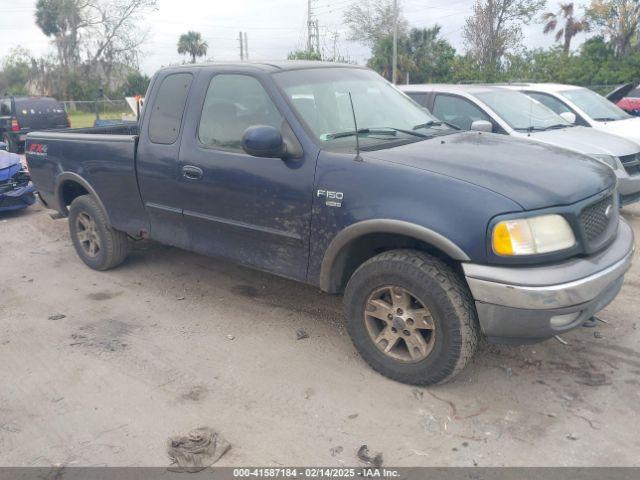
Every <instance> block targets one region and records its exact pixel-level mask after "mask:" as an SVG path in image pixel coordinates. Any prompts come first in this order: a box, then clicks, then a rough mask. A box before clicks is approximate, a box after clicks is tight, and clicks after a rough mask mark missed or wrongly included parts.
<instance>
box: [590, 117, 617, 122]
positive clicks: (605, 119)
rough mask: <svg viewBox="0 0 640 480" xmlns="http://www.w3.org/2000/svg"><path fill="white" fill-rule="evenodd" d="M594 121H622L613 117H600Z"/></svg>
mask: <svg viewBox="0 0 640 480" xmlns="http://www.w3.org/2000/svg"><path fill="white" fill-rule="evenodd" d="M594 120H595V121H596V122H615V121H616V120H620V119H619V118H613V117H598V118H594Z"/></svg>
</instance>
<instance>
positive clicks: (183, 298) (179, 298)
mask: <svg viewBox="0 0 640 480" xmlns="http://www.w3.org/2000/svg"><path fill="white" fill-rule="evenodd" d="M186 298H187V297H178V298H176V300H178V301H180V300H186Z"/></svg>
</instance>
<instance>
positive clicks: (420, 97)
mask: <svg viewBox="0 0 640 480" xmlns="http://www.w3.org/2000/svg"><path fill="white" fill-rule="evenodd" d="M405 93H406V94H407V95H408V96H409V98H411V99H412V100H413V101H414V102H416V103H418V104H420V105H422V106H423V107H426V106H427V105H428V103H427V100H428V98H427V97H428V94H426V93H423V92H405Z"/></svg>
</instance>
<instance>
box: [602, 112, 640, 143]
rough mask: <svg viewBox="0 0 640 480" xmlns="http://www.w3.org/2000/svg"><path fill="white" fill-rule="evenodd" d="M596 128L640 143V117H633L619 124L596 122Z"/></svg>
mask: <svg viewBox="0 0 640 480" xmlns="http://www.w3.org/2000/svg"><path fill="white" fill-rule="evenodd" d="M593 126H594V128H596V129H597V130H602V131H603V132H607V133H612V134H614V135H618V136H620V137H623V138H626V139H627V140H631V141H633V142H636V143H640V117H631V118H627V119H624V120H618V121H617V122H594V125H593Z"/></svg>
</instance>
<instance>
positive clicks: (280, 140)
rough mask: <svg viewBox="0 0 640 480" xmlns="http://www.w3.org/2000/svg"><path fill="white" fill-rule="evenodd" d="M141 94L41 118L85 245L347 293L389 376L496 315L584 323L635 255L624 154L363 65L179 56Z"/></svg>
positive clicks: (78, 238) (443, 366)
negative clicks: (465, 124) (507, 120)
mask: <svg viewBox="0 0 640 480" xmlns="http://www.w3.org/2000/svg"><path fill="white" fill-rule="evenodd" d="M146 98H147V103H146V105H145V109H144V111H143V113H142V116H141V119H140V122H139V124H138V125H122V126H112V127H104V128H93V129H84V130H82V129H77V130H68V131H64V132H42V133H30V134H29V135H28V138H27V160H28V164H29V168H30V171H31V175H32V178H33V181H34V182H35V185H36V187H37V188H38V191H39V194H40V197H41V199H42V201H43V202H44V203H45V204H46V205H48V206H49V207H51V208H53V209H56V210H57V211H58V212H60V214H61V215H63V216H68V218H69V229H70V234H71V239H72V241H73V243H74V245H75V248H76V250H77V252H78V255H79V256H80V258H81V259H82V260H83V261H84V262H85V263H86V264H87V265H88V266H90V267H91V268H94V269H97V270H106V269H109V268H113V267H115V266H117V265H118V264H120V263H121V262H122V261H123V260H124V259H125V257H126V255H127V241H128V236H131V237H137V238H139V237H149V238H151V239H153V240H156V241H159V242H162V243H166V244H170V245H174V246H177V247H180V248H184V249H188V250H192V251H195V252H199V253H202V254H206V255H215V256H219V257H223V258H227V259H230V260H232V261H234V262H238V263H241V264H244V265H247V266H251V267H254V268H258V269H261V270H265V271H268V272H272V273H274V274H277V275H282V276H285V277H288V278H291V279H294V280H297V281H300V282H306V283H309V284H313V285H316V286H318V287H320V289H322V290H323V291H325V292H329V293H344V305H345V317H346V323H347V328H348V331H349V333H350V336H351V338H352V340H353V343H354V345H355V346H356V348H357V349H358V350H359V352H360V353H361V355H362V356H363V357H364V359H365V360H366V361H367V362H368V363H369V364H370V365H371V366H372V367H373V368H374V369H376V370H377V371H379V372H381V373H382V374H384V375H387V376H389V377H391V378H393V379H396V380H399V381H402V382H407V383H413V384H434V383H439V382H444V381H446V380H448V379H450V378H451V377H453V376H454V375H455V374H456V373H457V372H459V371H460V370H461V369H462V368H463V367H464V366H465V364H467V362H468V361H469V360H470V359H471V357H472V355H473V353H474V352H475V350H476V347H477V345H478V341H479V339H480V337H481V335H484V336H486V337H488V338H489V340H491V341H496V342H509V343H528V342H535V341H540V340H543V339H546V338H550V337H552V336H554V335H556V334H559V333H561V332H566V331H568V330H570V329H572V328H575V327H577V326H580V325H582V324H583V323H584V322H585V321H586V320H589V319H591V318H592V316H593V315H594V314H595V313H596V312H598V311H599V310H601V309H602V308H604V307H605V306H606V305H607V304H608V303H610V302H611V301H612V300H613V299H614V297H615V296H616V295H617V293H618V291H619V290H620V288H621V286H622V282H623V276H624V273H625V271H626V270H627V269H628V268H629V266H630V263H631V259H632V255H633V251H634V242H633V235H632V231H631V229H630V228H629V226H628V225H627V224H626V223H625V222H624V221H623V220H622V219H620V218H619V212H618V210H619V209H618V195H617V193H616V177H615V175H614V173H613V170H611V169H610V168H608V167H607V166H605V165H603V164H602V163H600V162H598V161H596V160H593V159H592V158H590V157H586V156H583V155H581V154H578V153H575V152H571V151H568V150H563V149H560V148H557V147H553V146H548V145H542V144H533V143H531V142H525V141H521V140H518V139H515V138H510V137H506V136H501V135H494V134H491V133H483V132H460V131H458V130H456V129H454V128H451V127H449V126H447V125H446V124H443V123H441V122H440V121H438V120H437V119H436V118H435V117H433V116H432V115H431V114H430V113H428V112H427V111H425V110H424V109H422V108H421V107H420V106H419V105H418V104H416V103H415V102H413V101H412V100H411V99H409V98H408V97H407V96H406V95H405V94H403V93H401V92H400V91H398V90H397V89H396V88H395V87H394V86H392V85H391V84H389V83H388V82H386V81H385V80H384V79H382V78H381V77H380V76H378V75H377V74H376V73H374V72H372V71H370V70H368V69H366V68H360V67H355V66H351V65H340V64H325V63H321V62H293V63H288V62H284V63H279V64H250V63H240V64H212V65H197V66H196V65H189V66H183V67H171V68H166V69H163V70H161V71H159V72H158V73H157V74H156V75H155V76H154V78H153V80H152V82H151V85H150V87H149V90H148V92H147V96H146ZM549 172H553V174H552V175H550V174H549Z"/></svg>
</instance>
